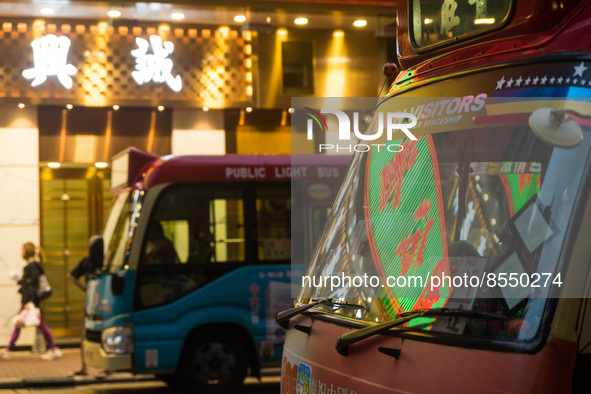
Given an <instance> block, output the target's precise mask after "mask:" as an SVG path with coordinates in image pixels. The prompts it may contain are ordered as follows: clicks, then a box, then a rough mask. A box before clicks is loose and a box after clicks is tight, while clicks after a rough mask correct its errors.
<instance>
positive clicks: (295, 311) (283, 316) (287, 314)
mask: <svg viewBox="0 0 591 394" xmlns="http://www.w3.org/2000/svg"><path fill="white" fill-rule="evenodd" d="M322 303H327V304H333V305H345V306H351V307H354V308H359V309H367V307H365V306H364V305H358V304H352V303H349V302H346V301H339V300H338V299H335V298H318V299H317V300H314V301H312V302H310V303H309V304H305V305H300V306H296V307H295V308H291V309H287V310H284V311H281V312H279V313H278V314H277V317H276V318H275V320H276V321H277V324H279V326H281V327H282V328H284V329H286V330H287V328H288V327H289V319H291V318H292V317H294V316H297V315H299V314H302V313H304V312H305V311H307V310H308V309H310V308H313V307H315V306H316V305H318V304H322Z"/></svg>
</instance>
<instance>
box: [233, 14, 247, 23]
mask: <svg viewBox="0 0 591 394" xmlns="http://www.w3.org/2000/svg"><path fill="white" fill-rule="evenodd" d="M234 22H238V23H242V22H246V16H244V15H236V16H235V17H234Z"/></svg>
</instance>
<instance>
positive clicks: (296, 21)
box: [293, 18, 308, 25]
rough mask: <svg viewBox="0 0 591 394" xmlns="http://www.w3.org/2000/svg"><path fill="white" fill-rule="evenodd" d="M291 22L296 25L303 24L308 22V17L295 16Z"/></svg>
mask: <svg viewBox="0 0 591 394" xmlns="http://www.w3.org/2000/svg"><path fill="white" fill-rule="evenodd" d="M293 23H295V24H296V25H305V24H307V23H308V19H306V18H296V20H295V21H293Z"/></svg>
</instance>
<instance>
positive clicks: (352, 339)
mask: <svg viewBox="0 0 591 394" xmlns="http://www.w3.org/2000/svg"><path fill="white" fill-rule="evenodd" d="M441 316H450V317H472V318H479V319H493V320H506V319H507V317H505V316H499V315H494V314H492V313H486V312H479V311H470V310H465V309H449V308H436V309H430V310H424V309H421V310H413V311H408V312H403V313H400V314H399V315H398V317H397V318H396V319H394V320H390V321H387V322H384V323H380V324H377V325H375V326H369V327H365V328H361V329H359V330H356V331H351V332H348V333H346V334H343V335H341V336H340V337H339V339H337V343H336V346H335V347H336V349H337V352H339V354H341V355H343V356H346V355H347V350H348V349H349V345H352V344H354V343H357V342H359V341H362V340H364V339H366V338H369V337H372V336H374V335H377V334H382V333H385V332H387V331H388V330H390V329H391V328H395V327H398V326H401V325H403V324H404V323H407V322H409V321H411V320H414V319H417V318H419V317H441Z"/></svg>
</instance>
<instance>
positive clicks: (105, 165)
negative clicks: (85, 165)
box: [94, 161, 109, 168]
mask: <svg viewBox="0 0 591 394" xmlns="http://www.w3.org/2000/svg"><path fill="white" fill-rule="evenodd" d="M94 166H95V167H96V168H107V167H108V166H109V163H105V162H104V161H97V162H96V163H94Z"/></svg>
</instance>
